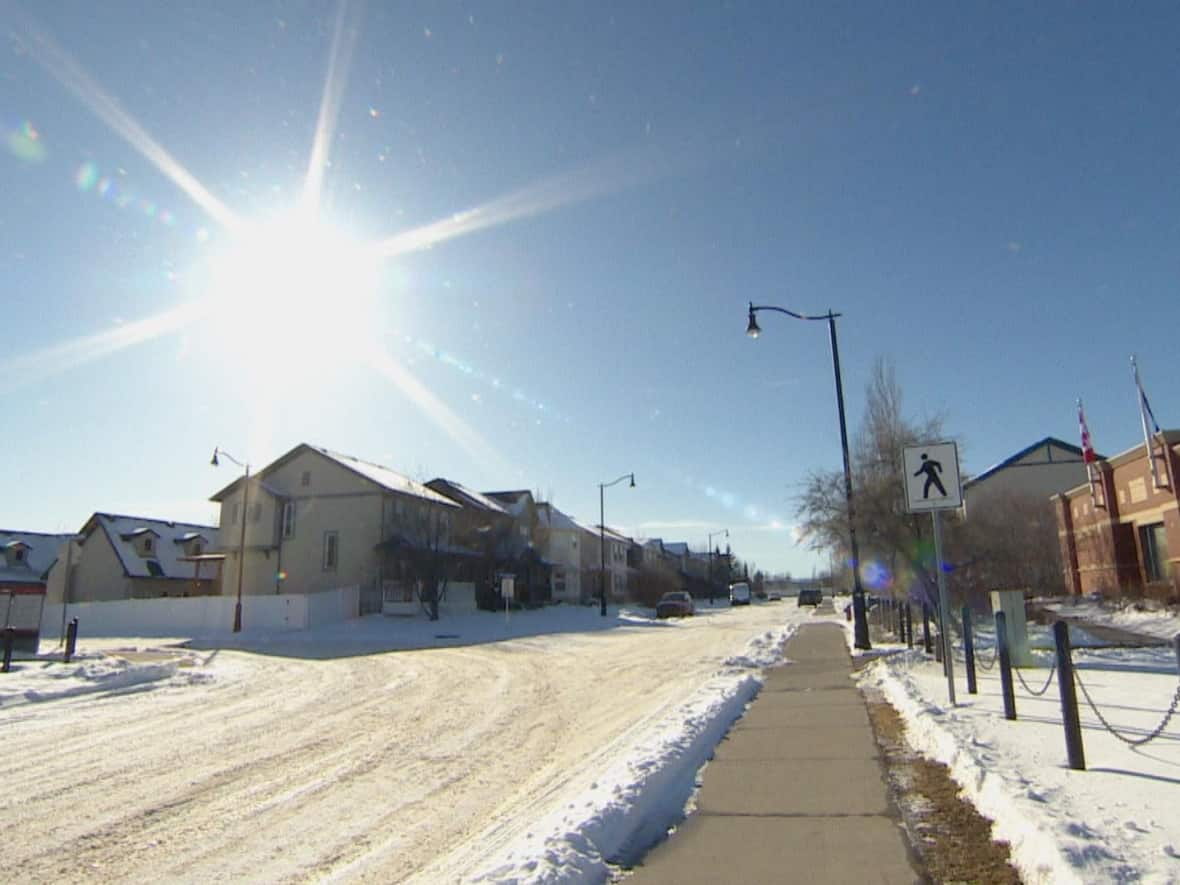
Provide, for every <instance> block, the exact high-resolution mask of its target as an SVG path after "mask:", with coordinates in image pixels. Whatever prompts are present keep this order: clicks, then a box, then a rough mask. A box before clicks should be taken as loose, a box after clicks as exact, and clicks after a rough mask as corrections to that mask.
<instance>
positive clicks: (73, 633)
mask: <svg viewBox="0 0 1180 885" xmlns="http://www.w3.org/2000/svg"><path fill="white" fill-rule="evenodd" d="M77 645H78V619H77V618H74V619H73V620H71V621H70V623H69V624H68V625H67V626H66V654H65V657H64V658H63V659H62V660H63V661H65V663H67V664H68V663H69V662H70V658H72V657H73V656H74V650H75V649H76V648H77Z"/></svg>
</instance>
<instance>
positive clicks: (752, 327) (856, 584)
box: [746, 301, 872, 650]
mask: <svg viewBox="0 0 1180 885" xmlns="http://www.w3.org/2000/svg"><path fill="white" fill-rule="evenodd" d="M760 310H773V311H776V312H778V313H785V314H786V315H787V316H789V317H794V318H795V319H797V320H827V321H828V334H829V337H830V338H831V340H832V369H833V371H834V372H835V374H836V410H837V411H838V412H839V414H840V450H841V451H842V452H843V454H844V499H845V501H846V502H847V505H848V551H849V554H850V555H851V557H852V613H853V619H854V624H853V628H854V630H853V632H854V637H853V638H854V644H855V645H856V647H857V648H859V649H862V650H867V649H870V648H872V645H871V644H870V642H869V623H868V619H867V618H866V617H865V591H864V587H863V585H862V584H861V582H860V550H859V549H858V547H857V544H856V509H855V507H854V506H853V503H852V467H851V464H850V463H849V460H848V428H847V426H846V424H845V422H844V383H843V381H841V380H840V349H839V348H838V347H837V346H836V317H838V316H841V314H838V313H832V311H830V310H829V311H828V312H827V313H823V314H819V315H818V316H810V315H808V314H803V313H795V311H793V310H787V309H786V308H785V307H775V306H774V305H770V304H754V302H752V301H751V302H750V322H749V325H747V326H746V334H747V335H749V336H750V337H751V338H757V337H758V336H759V335H760V334H762V330H761V329H760V328H758V321H757V320H756V319H755V318H754V315H755V314H756V313H758V311H760Z"/></svg>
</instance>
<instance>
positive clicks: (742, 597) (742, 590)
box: [729, 581, 750, 605]
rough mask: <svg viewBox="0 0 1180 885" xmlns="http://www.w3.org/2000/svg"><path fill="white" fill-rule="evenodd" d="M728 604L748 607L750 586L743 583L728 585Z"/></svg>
mask: <svg viewBox="0 0 1180 885" xmlns="http://www.w3.org/2000/svg"><path fill="white" fill-rule="evenodd" d="M729 604H730V605H749V604H750V585H749V584H747V583H746V582H745V581H738V582H737V583H736V584H730V585H729Z"/></svg>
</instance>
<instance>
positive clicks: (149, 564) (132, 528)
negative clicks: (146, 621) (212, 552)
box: [82, 513, 218, 580]
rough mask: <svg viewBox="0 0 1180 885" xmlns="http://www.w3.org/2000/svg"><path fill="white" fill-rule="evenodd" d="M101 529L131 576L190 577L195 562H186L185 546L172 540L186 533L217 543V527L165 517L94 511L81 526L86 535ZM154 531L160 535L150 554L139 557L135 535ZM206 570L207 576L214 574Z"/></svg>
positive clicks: (193, 571)
mask: <svg viewBox="0 0 1180 885" xmlns="http://www.w3.org/2000/svg"><path fill="white" fill-rule="evenodd" d="M99 528H101V529H102V530H103V532H104V533H105V534H106V536H107V540H109V541H110V543H111V547H112V548H114V551H115V555H116V556H117V557H118V558H119V563H120V564H121V565H122V566H123V571H124V572H125V573H126V574H127V576H128V577H132V578H188V579H189V580H191V579H192V578H193V577H194V575H195V563H192V562H185V561H184V560H183V558H182V557H184V555H185V554H184V547H183V546H182V545H181V544H178V543H173V542H174V541H178V540H181V539H182V538H184V537H185V536H186V535H187V536H188V538H189V540H191V539H192V537H193V536H195V535H200V536H202V537H203V538H205V539H206V540H207V541H208V542H209V546H211V547H215V546H217V542H218V531H217V527H216V526H211V525H196V524H195V523H188V522H167V521H165V520H162V519H146V518H144V517H142V516H123V515H120V514H117V513H95V514H94V515H93V516H91V517H90V519H89V520H87V522H86V525H85V527H83V529H82V533H83V534H84V535H90V534H91V533H92V532H94V531H96V530H97V529H99ZM145 530H146V531H152V532H155V533H156V535H157V536H158V537H159V539H160V540H159V543H157V544H156V545H155V546H154V548H153V550H152V553H153V555H152V556H150V557H144V556H140V555H139V553H138V552H136V549H135V538H136V537H137V536H138V535H141V534H143V533H144V531H145ZM211 576H212V575H211V572H210V571H209V570H208V569H206V570H205V577H211Z"/></svg>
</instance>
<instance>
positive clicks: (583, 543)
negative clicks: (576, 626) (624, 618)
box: [578, 523, 632, 602]
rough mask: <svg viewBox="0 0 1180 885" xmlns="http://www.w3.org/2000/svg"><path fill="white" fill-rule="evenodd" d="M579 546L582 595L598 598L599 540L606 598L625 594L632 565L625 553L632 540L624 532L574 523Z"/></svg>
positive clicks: (620, 596)
mask: <svg viewBox="0 0 1180 885" xmlns="http://www.w3.org/2000/svg"><path fill="white" fill-rule="evenodd" d="M578 526H579V528H580V529H581V532H580V534H579V536H578V542H579V546H580V547H581V562H582V584H583V587H582V589H583V592H584V593H585V594H586V596H588V597H591V598H594V599H598V598H599V592H600V590H599V588H600V587H601V583H600V580H601V579H600V575H601V574H602V565H603V548H602V544H603V540H605V542H606V556H605V562H606V586H607V599H609V600H614V601H616V602H617V601H621V600H623V599H625V598H626V596H627V589H628V587H629V581H630V576H631V571H632V569H631V568H630V565H629V560H628V557H627V553H628V551H629V550H630V549H631V546H632V541H631V539H630V538H628V537H626V536H625V535H623V534H621V533H619V532H616V531H614V530H612V529H610V528H606V529H605V531H604V530H603V529H602V528H601V527H599V526H597V525H585V524H583V523H579V524H578Z"/></svg>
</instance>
